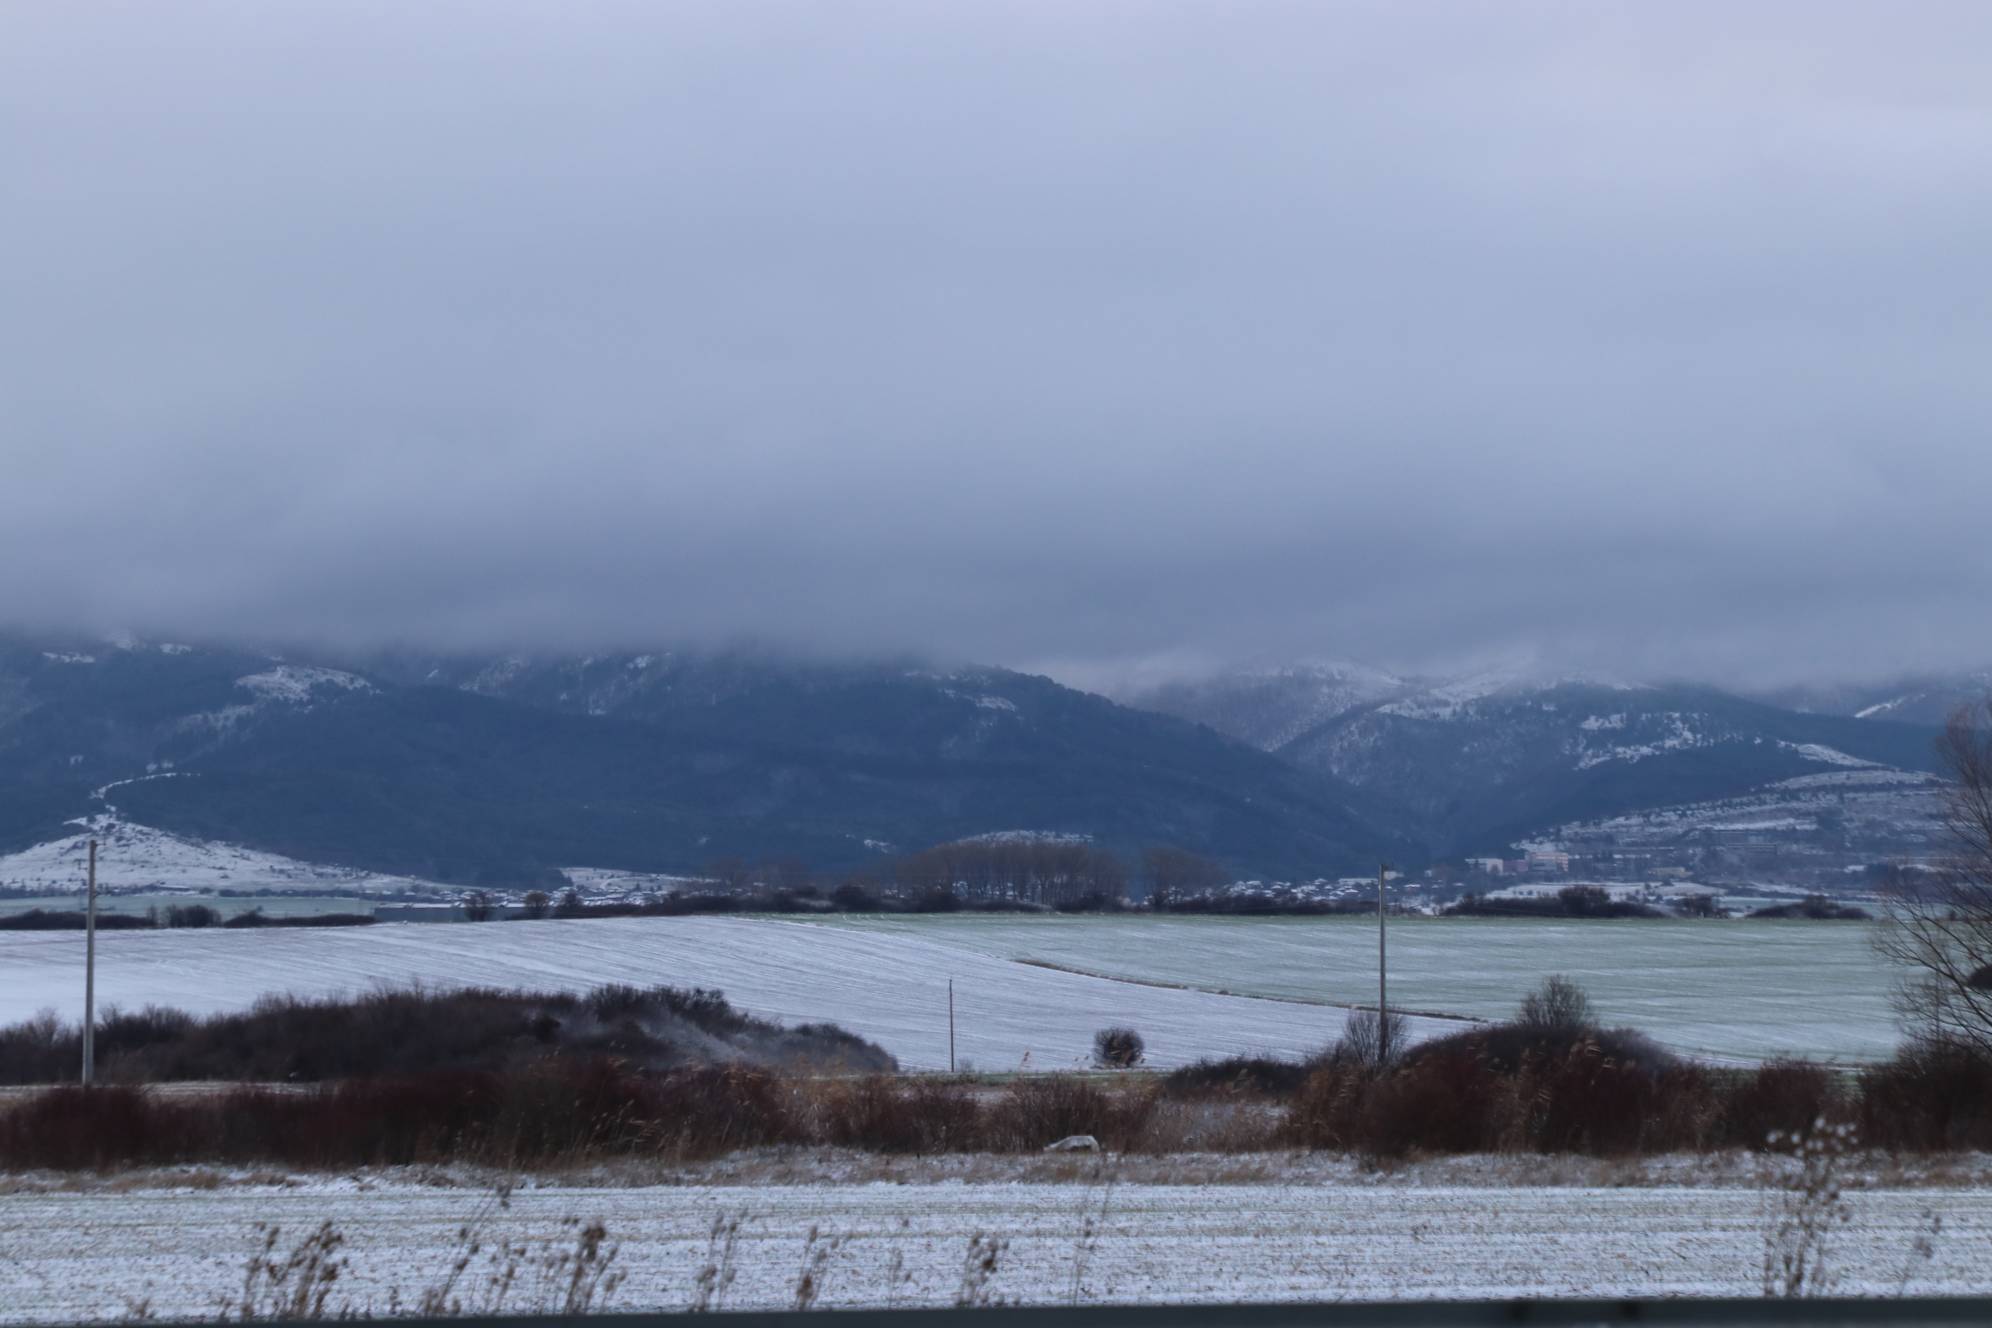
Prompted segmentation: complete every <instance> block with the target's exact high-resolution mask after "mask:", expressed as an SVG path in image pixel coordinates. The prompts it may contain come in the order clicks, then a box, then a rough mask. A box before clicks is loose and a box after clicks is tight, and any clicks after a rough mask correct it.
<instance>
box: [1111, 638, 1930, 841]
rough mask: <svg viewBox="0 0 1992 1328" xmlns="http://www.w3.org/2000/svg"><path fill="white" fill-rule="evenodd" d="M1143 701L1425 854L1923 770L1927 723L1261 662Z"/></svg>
mask: <svg viewBox="0 0 1992 1328" xmlns="http://www.w3.org/2000/svg"><path fill="white" fill-rule="evenodd" d="M1144 699H1145V700H1146V702H1147V703H1148V704H1153V705H1158V706H1161V707H1162V708H1165V709H1168V710H1170V711H1171V712H1172V713H1177V714H1184V715H1187V716H1189V717H1192V718H1196V719H1198V720H1200V721H1201V722H1204V723H1207V724H1210V725H1212V726H1213V727H1217V728H1219V729H1220V730H1222V731H1224V732H1228V733H1230V734H1231V735H1232V736H1235V737H1238V738H1241V739H1243V740H1245V741H1249V742H1253V743H1255V744H1257V745H1261V746H1264V747H1266V748H1267V749H1268V750H1270V751H1272V752H1274V753H1275V754H1276V755H1279V756H1281V757H1284V758H1285V759H1287V760H1290V761H1293V762H1294V763H1296V764H1298V765H1300V766H1302V767H1305V768H1308V769H1313V770H1319V771H1322V772H1324V773H1327V774H1331V775H1333V776H1335V777H1336V778H1338V779H1340V780H1343V781H1346V782H1347V783H1348V784H1350V785H1353V786H1354V787H1356V788H1359V789H1362V790H1364V791H1366V792H1368V793H1371V794H1373V795H1375V796H1377V797H1378V798H1379V799H1381V800H1382V801H1383V802H1384V803H1386V804H1388V805H1391V806H1394V807H1397V808H1401V809H1404V810H1405V811H1407V812H1408V814H1409V815H1410V817H1411V818H1412V823H1413V824H1414V825H1416V826H1417V827H1418V829H1419V832H1420V833H1421V834H1422V836H1423V838H1424V840H1425V843H1426V845H1427V847H1428V849H1429V850H1431V851H1434V852H1438V853H1453V852H1470V851H1490V852H1491V851H1496V850H1499V849H1501V848H1502V847H1504V846H1505V845H1506V844H1507V843H1509V842H1512V841H1513V840H1514V839H1516V838H1518V837H1522V836H1526V835H1529V834H1532V833H1540V832H1542V831H1545V830H1548V829H1549V828H1550V827H1553V826H1555V825H1559V824H1562V823H1565V822H1568V821H1572V820H1576V819H1585V818H1589V817H1594V816H1609V815H1614V814H1618V813H1623V812H1633V811H1638V810H1641V809H1644V808H1648V807H1664V806H1673V805H1677V804H1681V803H1686V802H1697V801H1702V800H1706V799H1710V798H1723V797H1729V796H1733V795H1737V794H1741V793H1745V792H1747V791H1749V790H1751V789H1755V788H1759V787H1764V786H1767V785H1770V784H1774V783H1776V782H1777V781H1780V780H1785V779H1791V778H1795V777H1800V776H1804V775H1807V774H1810V773H1815V772H1820V771H1829V770H1836V769H1846V770H1857V769H1866V768H1871V767H1900V768H1904V769H1910V770H1915V771H1922V770H1927V769H1928V768H1929V767H1930V765H1931V750H1930V738H1931V736H1932V735H1931V734H1930V733H1929V731H1927V730H1924V729H1916V728H1911V727H1907V726H1903V725H1897V724H1886V723H1874V722H1868V721H1860V720H1855V719H1853V718H1851V717H1849V716H1834V715H1822V714H1803V713H1798V712H1795V711H1791V710H1787V709H1781V708H1778V707H1775V706H1770V705H1766V704H1762V703H1759V702H1752V701H1748V700H1745V699H1742V698H1739V697H1736V696H1732V695H1729V694H1727V693H1724V692H1720V691H1717V690H1715V689H1713V688H1707V687H1692V686H1663V685H1650V684H1643V683H1636V682H1629V681H1625V680H1621V679H1615V678H1607V677H1597V676H1564V677H1543V676H1541V675H1539V674H1536V673H1532V672H1529V671H1527V670H1518V669H1505V670H1495V671H1484V672H1480V673H1475V674H1470V675H1465V676H1461V677H1457V678H1439V679H1405V678H1397V677H1394V676H1392V675H1387V674H1381V673H1379V672H1378V671H1375V670H1369V671H1364V670H1360V669H1358V668H1355V667H1352V666H1338V667H1337V668H1336V669H1335V670H1333V672H1332V675H1330V676H1325V677H1324V676H1322V675H1320V674H1317V673H1313V672H1309V671H1308V670H1306V669H1301V668H1296V669H1292V670H1286V671H1280V670H1269V671H1259V672H1256V673H1238V674H1227V675H1224V676H1222V677H1218V678H1213V679H1207V680H1205V681H1203V682H1201V683H1198V684H1194V685H1190V684H1183V685H1179V686H1178V687H1177V688H1176V689H1175V690H1171V691H1158V692H1154V693H1150V694H1149V695H1148V696H1147V697H1145V698H1144Z"/></svg>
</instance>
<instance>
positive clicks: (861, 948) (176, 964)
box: [0, 915, 1898, 1070]
mask: <svg viewBox="0 0 1992 1328" xmlns="http://www.w3.org/2000/svg"><path fill="white" fill-rule="evenodd" d="M98 945H99V947H100V949H99V968H98V1000H99V1001H100V1002H101V1003H105V1004H117V1005H123V1006H139V1005H146V1004H162V1005H172V1006H178V1007H180V1008H183V1009H188V1010H194V1011H213V1010H227V1009H240V1008H243V1007H245V1006H247V1005H249V1004H250V1003H251V1002H252V1001H254V1000H255V999H256V998H257V997H258V996H261V995H263V994H265V993H269V992H285V991H290V992H297V993H299V994H306V995H324V994H331V993H337V992H361V991H366V990H368V989H369V988H371V987H374V986H377V985H380V984H396V985H398V984H406V983H410V982H424V983H429V984H435V985H459V984H468V983H475V984H484V985H493V986H505V987H541V988H560V989H570V990H574V989H585V988H589V987H594V986H599V985H601V984H603V983H607V982H634V983H641V984H646V985H649V984H658V983H668V984H671V985H676V986H688V985H690V986H705V987H717V988H719V989H721V990H723V991H725V992H726V993H727V995H728V996H729V997H730V998H732V999H733V1000H734V1001H735V1002H736V1003H738V1004H739V1005H741V1006H742V1007H743V1008H745V1009H748V1010H750V1011H753V1012H754V1013H757V1014H764V1015H770V1016H775V1017H779V1018H783V1019H787V1020H790V1021H806V1020H813V1019H828V1020H831V1021H833V1022H836V1023H839V1024H842V1025H844V1026H845V1027H847V1028H849V1029H850V1030H851V1031H853V1032H855V1033H859V1034H861V1035H863V1036H865V1037H868V1038H872V1039H874V1040H875V1041H877V1042H879V1043H880V1044H881V1045H883V1046H884V1047H885V1048H886V1049H887V1050H889V1051H891V1052H892V1053H893V1054H894V1055H895V1056H897V1057H899V1059H900V1060H901V1062H902V1063H904V1064H905V1065H907V1066H909V1067H914V1068H934V1067H941V1066H945V1065H946V1064H947V1055H948V1046H947V984H948V980H949V979H950V978H953V979H954V980H955V1002H956V1030H957V1046H958V1055H959V1057H960V1059H961V1060H962V1061H964V1062H967V1063H970V1064H972V1065H974V1066H976V1067H977V1068H980V1069H983V1070H1007V1069H1014V1068H1016V1067H1018V1066H1019V1065H1024V1064H1029V1065H1031V1066H1034V1067H1041V1068H1051V1067H1060V1066H1069V1065H1073V1064H1075V1063H1079V1062H1082V1061H1083V1060H1085V1058H1086V1057H1087V1055H1088V1049H1089V1046H1090V1042H1091V1038H1092V1035H1093V1033H1094V1031H1095V1030H1097V1029H1099V1028H1100V1027H1102V1026H1104V1025H1106V1024H1109V1023H1127V1024H1131V1025H1133V1026H1134V1027H1136V1028H1137V1029H1139V1030H1141V1032H1142V1033H1143V1035H1144V1036H1145V1037H1146V1038H1147V1040H1148V1046H1149V1054H1150V1056H1151V1058H1152V1059H1153V1060H1154V1061H1155V1063H1156V1064H1158V1065H1175V1064H1180V1063H1182V1062H1184V1061H1187V1060H1194V1059H1196V1058H1197V1057H1199V1056H1206V1055H1226V1054H1231V1053H1237V1052H1248V1051H1264V1052H1273V1053H1281V1054H1295V1053H1304V1052H1308V1051H1311V1050H1314V1049H1316V1048H1318V1047H1320V1046H1322V1045H1323V1044H1324V1043H1326V1042H1328V1041H1331V1040H1332V1039H1333V1037H1334V1036H1335V1034H1336V1032H1337V1031H1338V1029H1339V1027H1340V1025H1341V1021H1342V1018H1343V1012H1342V1011H1341V1010H1340V1009H1337V1008H1335V1006H1334V1005H1333V1004H1327V1005H1324V1004H1321V1002H1332V1003H1347V1004H1353V1003H1358V1002H1365V1001H1371V1000H1374V993H1375V990H1376V988H1375V981H1376V968H1375V965H1376V932H1375V927H1374V925H1373V924H1372V923H1371V922H1369V921H1368V920H1366V919H1359V918H1252V919H1242V918H1149V917H1129V918H1115V917H1097V916H1094V917H1018V916H1003V915H957V916H953V917H935V916H921V917H838V918H832V919H811V920H800V919H788V918H758V917H757V918H740V917H692V918H618V919H601V920H586V921H557V920H548V921H542V922H506V923H483V924H456V925H432V926H414V925H405V926H396V925H380V926H374V927H367V928H355V929H351V930H323V931H321V930H308V931H305V930H300V931H286V932H265V933H253V934H252V933H247V932H220V931H210V932H199V931H162V932H145V931H140V932H112V933H106V934H104V935H101V936H100V937H99V938H98ZM1390 966H1391V986H1390V992H1391V1001H1392V1004H1393V1005H1394V1006H1396V1007H1398V1008H1401V1009H1406V1010H1412V1011H1420V1012H1425V1013H1427V1014H1433V1015H1438V1016H1451V1017H1453V1019H1457V1018H1461V1017H1464V1018H1482V1019H1493V1018H1501V1017H1505V1016H1506V1015H1508V1014H1509V1013H1511V1012H1512V1011H1513V1009H1514V1007H1515V1005H1516V1003H1517V1002H1518V1001H1519V1000H1520V998H1521V996H1522V994H1523V993H1524V992H1526V991H1527V990H1529V989H1530V988H1531V987H1533V986H1535V985H1536V984H1537V983H1538V982H1539V981H1540V980H1541V979H1542V977H1543V976H1544V975H1545V974H1548V973H1559V972H1560V973H1566V974H1569V975H1570V976H1572V977H1574V978H1576V979H1577V980H1578V981H1579V982H1580V983H1582V984H1583V985H1584V986H1585V987H1586V988H1587V989H1588V990H1589V991H1590V992H1591V995H1592V997H1593V999H1594V1001H1595V1003H1596V1005H1597V1007H1598V1009H1599V1011H1600V1013H1601V1014H1602V1016H1603V1017H1604V1019H1605V1020H1606V1021H1608V1022H1611V1023H1622V1024H1629V1025H1631V1026H1633V1027H1636V1028H1641V1029H1644V1030H1646V1031H1647V1032H1648V1033H1650V1034H1651V1035H1653V1036H1654V1037H1657V1038H1659V1039H1661V1040H1662V1041H1664V1042H1666V1043H1668V1044H1669V1045H1671V1046H1674V1047H1676V1048H1679V1049H1681V1050H1683V1051H1687V1052H1691V1053H1694V1054H1698V1055H1703V1056H1709V1057H1714V1058H1725V1059H1726V1058H1736V1059H1756V1058H1762V1057H1767V1056H1773V1055H1780V1054H1785V1055H1802V1056H1810V1057H1816V1058H1820V1059H1840V1060H1850V1061H1851V1060H1863V1059H1878V1058H1881V1057H1885V1056H1886V1055H1888V1054H1889V1052H1890V1051H1891V1050H1892V1049H1893V1047H1894V1046H1895V1044H1896V1041H1897V1036H1898V1034H1897V1029H1896V1025H1895V1020H1894V1015H1893V1011H1892V1008H1891V1005H1890V988H1891V981H1892V977H1893V975H1892V973H1891V972H1890V970H1889V968H1888V967H1887V965H1886V964H1885V963H1884V962H1883V961H1882V960H1881V959H1880V958H1879V957H1878V956H1876V955H1875V954H1874V953H1873V951H1872V950H1871V948H1870V947H1869V943H1868V929H1867V928H1866V927H1865V926H1864V925H1861V924H1857V923H1825V922H1671V921H1625V922H1616V921H1587V922H1557V921H1552V920H1543V919H1492V918H1476V919H1404V920H1401V921H1398V922H1395V923H1393V924H1392V926H1391V932H1390ZM1074 970H1076V971H1074ZM81 972H82V937H81V936H80V935H79V934H77V933H73V932H15V933H0V1020H6V1021H12V1020H17V1019H22V1018H26V1017H27V1016H29V1015H32V1014H34V1013H35V1012H36V1011H37V1010H39V1009H42V1008H45V1007H54V1008H55V1009H57V1010H58V1011H60V1012H61V1013H63V1014H64V1015H66V1016H68V1017H70V1018H74V1017H76V1014H77V1012H78V1010H79V1008H80V1003H81V987H82V983H81ZM1119 979H1126V980H1119ZM1260 998H1270V999H1260ZM1458 1026H1459V1025H1458V1023H1456V1022H1453V1021H1452V1019H1444V1018H1431V1019H1419V1020H1417V1021H1416V1025H1415V1027H1414V1033H1416V1034H1417V1035H1419V1036H1429V1035H1431V1034H1432V1033H1434V1032H1437V1031H1444V1030H1447V1029H1451V1028H1456V1027H1458Z"/></svg>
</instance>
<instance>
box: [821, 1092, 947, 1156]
mask: <svg viewBox="0 0 1992 1328" xmlns="http://www.w3.org/2000/svg"><path fill="white" fill-rule="evenodd" d="M818 1122H819V1130H820V1134H821V1137H822V1138H823V1140H824V1141H825V1142H827V1143H833V1144H837V1145H839V1146H841V1147H845V1148H863V1149H867V1150H869V1151H871V1152H877V1153H920V1154H929V1153H948V1152H968V1151H972V1150H975V1149H979V1148H981V1147H983V1139H984V1137H985V1134H986V1130H985V1128H984V1122H983V1110H982V1105H981V1103H979V1102H977V1101H976V1098H975V1093H974V1090H973V1088H972V1087H971V1086H969V1085H967V1084H963V1083H960V1082H957V1081H944V1082H942V1081H935V1080H931V1079H917V1080H913V1081H910V1082H909V1081H906V1080H899V1079H891V1078H888V1077H886V1076H884V1075H872V1076H869V1077H867V1078H864V1079H857V1080H847V1081H843V1082H838V1083H832V1084H830V1085H828V1086H827V1087H826V1088H825V1089H824V1090H823V1091H822V1092H821V1093H820V1094H819V1099H818Z"/></svg>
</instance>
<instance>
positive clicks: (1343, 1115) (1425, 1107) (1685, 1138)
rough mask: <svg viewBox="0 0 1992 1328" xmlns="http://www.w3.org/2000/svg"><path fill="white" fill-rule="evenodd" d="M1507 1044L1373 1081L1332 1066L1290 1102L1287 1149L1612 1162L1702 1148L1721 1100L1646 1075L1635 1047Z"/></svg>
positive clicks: (1498, 1033)
mask: <svg viewBox="0 0 1992 1328" xmlns="http://www.w3.org/2000/svg"><path fill="white" fill-rule="evenodd" d="M1510 1032H1511V1030H1504V1029H1495V1030H1485V1031H1479V1032H1475V1033H1469V1034H1462V1035H1460V1036H1457V1037H1452V1038H1446V1039H1442V1040H1440V1041H1437V1042H1433V1043H1428V1044H1426V1045H1425V1046H1422V1047H1419V1048H1416V1049H1414V1051H1413V1052H1412V1053H1411V1054H1410V1055H1409V1056H1407V1057H1406V1058H1405V1059H1404V1060H1403V1061H1402V1062H1401V1063H1399V1064H1398V1065H1397V1066H1395V1067H1393V1068H1391V1069H1389V1070H1386V1071H1385V1072H1384V1073H1382V1074H1380V1075H1379V1074H1375V1073H1373V1072H1371V1071H1369V1070H1368V1068H1367V1067H1365V1066H1363V1065H1361V1064H1359V1063H1358V1062H1356V1061H1354V1060H1352V1059H1348V1058H1339V1059H1334V1060H1330V1061H1328V1062H1327V1063H1325V1064H1323V1065H1322V1066H1320V1068H1318V1069H1316V1070H1315V1072H1314V1073H1313V1074H1312V1075H1310V1076H1309V1077H1308V1080H1307V1082H1306V1083H1305V1084H1304V1085H1303V1086H1302V1088H1301V1090H1300V1093H1299V1094H1298V1096H1297V1097H1296V1098H1295V1100H1294V1104H1293V1106H1292V1108H1291V1110H1290V1111H1289V1113H1288V1121H1287V1131H1286V1134H1287V1137H1288V1138H1289V1139H1290V1140H1291V1141H1292V1142H1294V1143H1295V1144H1298V1145H1300V1146H1302V1147H1309V1148H1331V1149H1343V1150H1347V1151H1351V1152H1355V1153H1360V1154H1363V1155H1366V1156H1372V1157H1401V1156H1404V1155H1406V1154H1409V1153H1414V1152H1431V1153H1470V1152H1487V1151H1495V1150H1528V1151H1534V1152H1575V1153H1590V1154H1599V1155H1609V1154H1617V1153H1626V1152H1633V1151H1638V1150H1642V1149H1655V1150H1657V1149H1668V1148H1697V1147H1701V1146H1703V1145H1704V1144H1705V1142H1706V1141H1707V1139H1708V1137H1709V1129H1710V1125H1711V1123H1712V1122H1713V1120H1714V1119H1715V1116H1716V1114H1717V1110H1718V1100H1717V1097H1716V1094H1715V1090H1714V1088H1713V1087H1712V1085H1711V1084H1710V1082H1709V1080H1708V1078H1707V1076H1706V1075H1704V1074H1703V1073H1702V1072H1701V1071H1699V1070H1697V1069H1695V1068H1693V1067H1690V1066H1680V1065H1675V1064H1672V1063H1670V1062H1667V1061H1664V1060H1663V1061H1661V1062H1659V1063H1657V1064H1656V1063H1653V1062H1651V1061H1649V1060H1647V1059H1645V1058H1644V1056H1643V1054H1641V1053H1642V1052H1643V1048H1642V1047H1641V1046H1640V1044H1638V1043H1628V1042H1625V1041H1624V1040H1623V1039H1616V1038H1612V1037H1608V1036H1600V1035H1594V1034H1592V1033H1590V1032H1588V1031H1584V1030H1578V1031H1576V1032H1574V1033H1568V1034H1561V1033H1560V1034H1556V1035H1540V1034H1539V1035H1534V1036H1532V1037H1530V1038H1527V1039H1524V1040H1522V1041H1520V1042H1517V1041H1516V1040H1515V1039H1514V1038H1513V1037H1511V1036H1509V1033H1510ZM1628 1049H1629V1050H1630V1051H1631V1053H1632V1054H1626V1053H1627V1051H1628Z"/></svg>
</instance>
